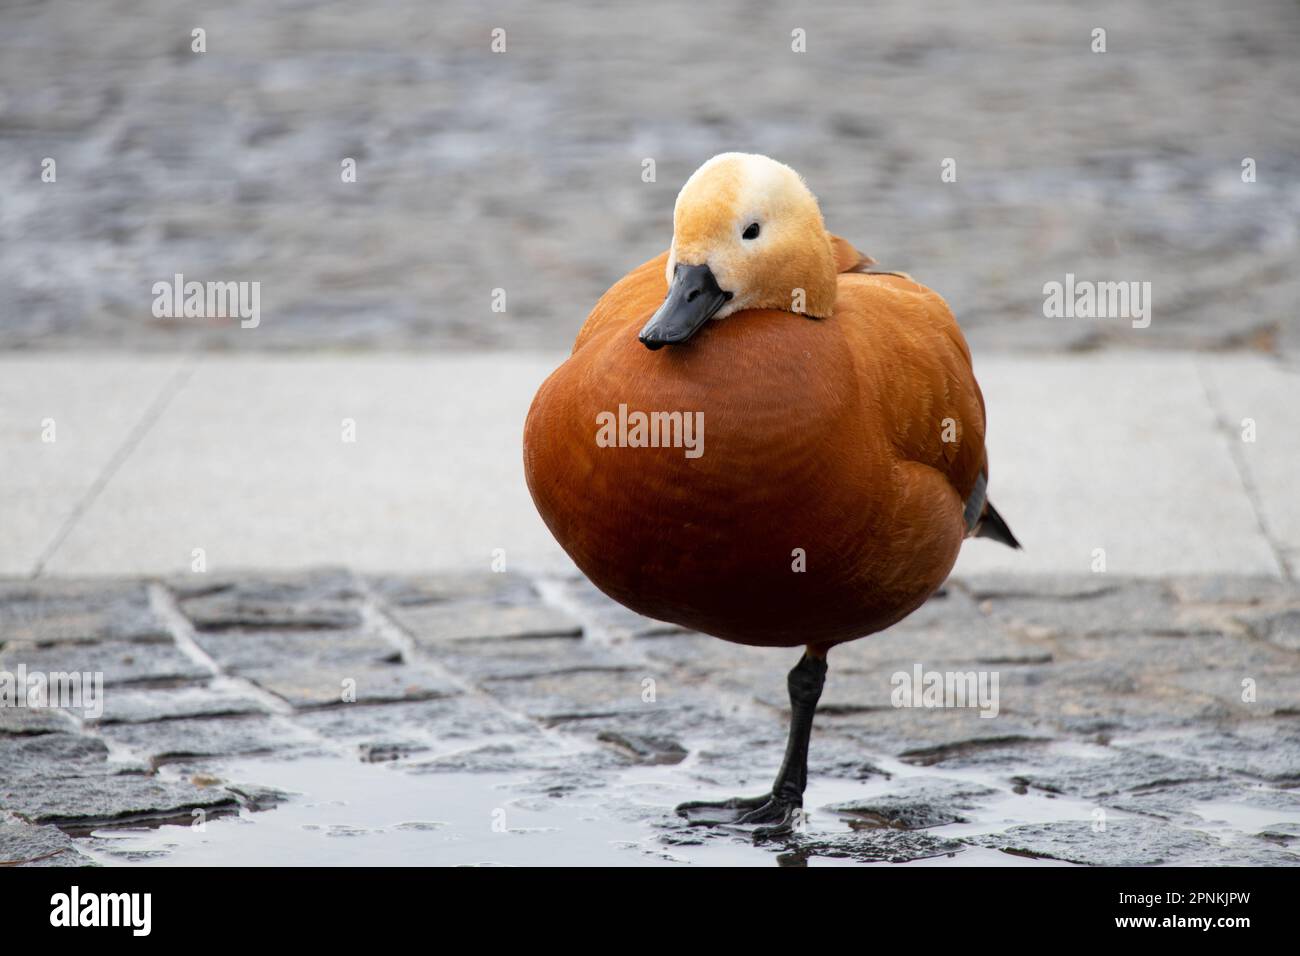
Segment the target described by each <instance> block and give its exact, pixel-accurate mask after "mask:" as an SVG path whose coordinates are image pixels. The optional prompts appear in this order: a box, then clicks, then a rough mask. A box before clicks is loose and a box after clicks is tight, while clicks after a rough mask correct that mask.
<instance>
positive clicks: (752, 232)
mask: <svg viewBox="0 0 1300 956" xmlns="http://www.w3.org/2000/svg"><path fill="white" fill-rule="evenodd" d="M740 238H742V239H757V238H758V223H756V222H751V223H750V224H749V225H748V226H746V227H745V231H744V232H742V233H741V234H740Z"/></svg>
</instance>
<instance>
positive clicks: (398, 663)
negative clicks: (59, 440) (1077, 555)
mask: <svg viewBox="0 0 1300 956" xmlns="http://www.w3.org/2000/svg"><path fill="white" fill-rule="evenodd" d="M797 656H798V651H797V650H779V649H778V650H768V649H758V648H747V647H739V646H733V645H729V644H725V643H723V642H721V641H717V640H714V639H712V638H708V637H704V636H701V635H698V634H693V633H690V632H686V631H682V630H680V629H678V628H675V627H672V626H670V625H664V624H661V623H657V622H654V621H650V620H647V619H645V618H641V617H638V616H636V615H634V614H632V613H630V612H628V611H626V610H624V609H622V608H619V607H618V606H616V605H614V604H612V603H611V602H609V601H608V600H607V599H605V598H604V597H603V596H601V595H599V594H598V593H597V592H596V591H595V590H594V589H592V588H591V586H590V585H589V584H587V583H586V582H585V581H583V580H581V579H576V578H575V579H551V580H543V581H530V580H527V579H525V578H523V577H521V576H519V575H516V574H490V573H485V574H471V575H463V576H455V575H443V576H436V577H400V578H399V577H361V576H357V575H353V574H351V573H349V572H347V571H342V570H332V569H327V570H318V571H311V572H305V573H298V574H274V575H268V574H252V573H250V574H237V575H232V576H228V577H223V576H218V575H204V574H195V575H190V576H186V577H185V578H177V579H169V580H165V581H137V580H113V581H105V580H96V581H64V580H35V581H27V580H22V581H19V580H10V581H5V582H0V680H3V679H4V676H3V675H4V674H6V673H7V674H10V675H15V676H20V675H22V674H23V673H25V674H26V675H28V676H29V677H30V675H32V674H47V675H48V674H58V673H61V672H72V671H76V672H91V673H98V674H102V678H103V697H102V712H99V711H100V708H97V707H96V708H89V709H81V710H73V709H54V708H49V707H45V708H30V707H17V706H12V705H7V706H3V707H0V865H77V864H85V865H93V864H100V865H123V864H147V863H174V864H177V863H179V864H198V865H203V864H223V863H272V862H286V861H288V862H293V863H303V864H312V863H336V862H342V863H346V862H352V863H358V864H364V863H395V864H403V863H405V864H412V863H418V864H440V863H448V864H452V863H535V862H549V863H561V864H567V863H575V864H602V865H604V864H623V865H654V864H673V863H678V864H682V863H719V862H728V863H749V864H754V865H771V864H773V863H777V864H781V865H800V864H805V863H806V864H814V865H822V864H837V863H838V864H846V863H885V862H889V863H905V862H913V861H914V862H917V863H919V864H922V865H927V864H928V865H933V864H963V863H985V864H987V863H993V864H999V863H1001V864H1008V865H1063V864H1068V863H1074V864H1085V865H1113V864H1134V865H1158V864H1177V863H1184V864H1270V865H1274V864H1295V863H1300V586H1298V585H1296V584H1295V583H1292V582H1286V581H1279V580H1272V579H1250V578H1235V579H1234V578H1226V579H1215V580H1205V579H1187V580H1178V579H1173V580H1165V581H1154V580H1122V579H1116V578H1113V577H1111V576H1107V575H1104V574H1102V575H1091V576H1086V577H1085V576H1080V577H1076V578H1069V579H1048V578H1041V577H1038V578H1029V577H1026V578H978V579H965V580H953V581H950V582H949V584H948V585H947V587H946V588H945V590H944V591H943V592H942V593H941V594H940V595H938V596H936V597H935V598H934V599H932V600H931V601H930V602H929V603H928V604H927V605H926V606H925V607H923V608H922V609H921V610H920V611H918V612H917V613H916V614H914V615H913V616H912V617H911V618H910V619H908V620H907V621H905V622H903V623H902V624H900V625H898V626H897V627H895V628H893V629H892V630H890V631H888V632H886V633H884V634H880V635H876V636H874V637H872V638H869V639H866V640H862V641H858V642H855V643H853V644H849V645H845V646H842V647H839V648H837V649H836V650H834V651H833V652H832V654H831V658H830V663H831V669H830V674H829V677H828V681H827V685H826V691H825V694H824V696H823V698H822V705H821V709H820V710H819V713H818V717H817V722H816V727H815V730H814V735H813V749H812V760H811V765H810V780H811V782H810V786H809V791H808V796H807V801H806V808H807V810H808V816H807V818H806V820H805V821H803V823H802V825H801V827H800V829H799V830H798V831H797V832H796V833H795V834H794V835H792V836H791V837H789V838H787V839H782V840H777V841H769V842H762V843H755V842H754V841H753V840H752V839H751V838H750V836H748V835H747V834H743V833H737V832H733V831H719V830H710V829H703V828H691V827H688V826H685V825H684V823H683V822H682V821H680V820H679V819H678V818H677V817H676V816H675V815H674V814H673V812H672V808H673V806H674V805H675V804H676V803H678V802H681V801H684V800H688V799H705V798H720V797H724V796H730V795H735V794H757V793H760V792H762V791H763V790H764V789H765V788H766V787H767V785H768V784H769V783H770V780H771V777H772V775H773V774H774V772H775V769H776V767H777V765H778V764H779V762H780V758H781V753H782V748H783V743H784V734H785V720H786V716H787V701H786V697H785V673H786V671H787V670H788V669H789V667H790V666H791V665H792V664H793V663H794V661H795V660H796V658H797ZM918 666H919V667H921V668H922V670H923V671H941V672H944V671H950V672H962V673H965V672H971V671H973V672H977V673H981V674H985V675H988V676H989V679H991V677H992V675H996V677H997V680H998V694H997V701H996V702H997V708H996V709H997V713H996V716H992V717H983V716H981V712H980V710H979V709H978V708H972V707H944V708H933V707H896V706H893V702H892V700H891V694H892V692H893V690H894V685H893V683H894V682H893V676H894V675H895V674H898V673H900V672H902V673H906V674H909V675H910V674H912V673H913V671H914V668H916V667H918ZM0 688H2V685H0ZM81 703H83V704H84V703H86V702H85V701H82V702H81Z"/></svg>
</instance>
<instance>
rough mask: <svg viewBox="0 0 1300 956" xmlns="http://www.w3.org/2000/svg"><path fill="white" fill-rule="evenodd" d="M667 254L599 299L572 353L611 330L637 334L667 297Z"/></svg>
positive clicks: (648, 264) (614, 285) (658, 257)
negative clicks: (616, 329) (615, 328)
mask: <svg viewBox="0 0 1300 956" xmlns="http://www.w3.org/2000/svg"><path fill="white" fill-rule="evenodd" d="M667 268H668V253H667V252H666V251H665V252H663V253H661V254H659V255H657V256H655V257H654V258H653V259H651V260H650V261H649V262H643V263H641V265H639V266H637V267H636V268H635V269H633V270H632V271H631V272H629V273H628V274H627V275H625V276H623V278H621V279H619V280H618V281H617V282H615V283H614V284H613V285H612V286H610V288H609V291H608V292H606V293H605V294H604V295H602V296H601V297H600V300H599V301H598V302H597V303H596V306H595V308H593V309H592V310H591V315H589V316H587V321H586V322H585V323H583V326H582V330H581V331H580V332H579V333H578V338H577V340H576V341H574V343H573V351H575V352H576V351H578V349H580V348H582V347H583V346H584V345H585V344H587V342H589V341H590V340H591V339H592V338H593V337H595V336H596V335H597V334H598V333H600V332H603V331H606V330H608V329H610V328H614V327H617V328H620V329H622V328H626V329H631V330H633V331H635V330H638V329H640V328H641V326H643V325H645V323H646V322H647V321H648V320H649V318H650V316H652V315H653V314H654V311H655V309H657V308H659V306H660V304H661V303H662V302H663V301H664V296H666V295H667V294H668V278H667V276H666V274H665V270H666V269H667Z"/></svg>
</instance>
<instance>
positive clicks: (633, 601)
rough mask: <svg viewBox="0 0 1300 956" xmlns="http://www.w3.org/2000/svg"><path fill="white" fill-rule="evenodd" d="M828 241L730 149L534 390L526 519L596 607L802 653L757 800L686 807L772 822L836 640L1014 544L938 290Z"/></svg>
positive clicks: (802, 752) (966, 354) (773, 173)
mask: <svg viewBox="0 0 1300 956" xmlns="http://www.w3.org/2000/svg"><path fill="white" fill-rule="evenodd" d="M872 265H874V260H872V259H870V258H869V257H867V256H864V255H862V254H861V253H859V252H858V251H857V250H856V249H854V248H853V246H852V245H850V244H849V243H848V242H845V241H844V240H843V239H840V238H838V237H836V236H832V235H830V234H829V233H828V232H827V231H826V228H825V225H824V224H823V221H822V216H821V211H820V209H819V208H818V205H817V200H816V199H815V198H814V197H813V195H812V193H811V192H810V191H809V190H808V187H807V186H806V185H804V182H803V180H802V179H801V178H800V177H799V175H798V174H797V173H796V172H795V171H794V170H792V169H790V168H789V167H788V166H785V165H783V164H781V163H778V162H776V161H775V160H772V159H769V158H767V157H765V156H758V155H750V154H742V153H724V154H722V155H720V156H715V157H714V158H713V159H711V160H709V161H708V162H707V163H705V164H704V165H703V166H701V167H700V168H699V169H698V170H697V171H696V172H695V173H694V174H693V175H692V176H691V178H690V179H689V180H687V182H686V185H685V186H683V187H682V190H681V193H680V194H679V195H678V197H677V205H676V207H675V210H674V213H673V241H672V246H671V247H670V248H669V250H668V251H667V252H666V253H664V254H663V255H660V256H658V257H656V258H654V259H652V260H650V261H649V262H647V263H645V264H644V265H642V266H640V267H638V268H636V269H634V270H633V271H632V272H631V273H629V274H628V275H626V276H624V277H623V278H622V279H621V280H619V282H618V283H616V284H615V285H614V287H613V288H611V289H610V290H609V291H608V292H606V293H605V295H604V296H602V297H601V299H600V301H599V302H597V303H596V307H595V309H594V310H593V311H592V313H591V315H590V317H589V318H588V319H587V322H586V324H585V325H584V326H583V328H582V331H581V332H579V333H578V339H577V342H576V343H575V344H574V348H573V353H572V355H570V356H569V358H568V359H567V360H566V361H565V362H564V364H563V365H561V366H560V367H559V368H558V369H556V371H555V372H554V373H553V374H552V375H551V376H550V378H548V379H547V380H546V382H545V383H544V384H543V385H542V387H541V388H540V389H539V390H538V392H537V396H536V397H535V398H534V400H533V404H532V408H531V409H530V411H529V413H528V420H527V424H526V425H525V430H524V466H525V470H526V474H527V478H528V487H529V490H530V491H531V492H532V496H533V500H534V502H535V503H536V505H537V509H538V511H539V512H540V513H541V515H542V518H543V519H544V520H545V522H546V524H547V526H548V527H549V528H550V530H551V532H552V533H553V534H554V535H555V537H556V539H557V540H558V541H559V543H560V544H561V546H562V547H563V548H564V550H565V551H567V552H568V554H569V556H570V557H571V558H572V559H573V560H574V562H575V563H576V564H577V565H578V567H579V568H580V569H581V570H582V572H583V573H584V574H586V575H587V577H589V578H590V579H591V581H592V582H593V583H594V584H595V585H596V586H597V587H598V588H600V589H601V590H602V591H604V592H605V593H606V594H608V595H609V596H610V597H612V598H613V599H614V600H616V601H618V602H619V603H620V604H623V605H625V606H627V607H629V608H631V609H632V610H633V611H637V612H639V613H641V614H644V615H646V616H648V617H652V618H657V619H659V620H663V621H671V622H673V623H675V624H680V625H682V626H683V627H687V628H691V629H694V630H698V631H703V632H704V633H706V634H711V635H713V636H715V637H719V638H722V639H723V640H727V641H734V642H736V643H740V644H752V645H759V646H765V647H794V646H797V645H801V644H802V645H806V651H805V653H804V656H803V657H802V658H801V660H800V661H799V663H798V664H797V665H796V666H795V668H794V670H792V671H791V672H790V676H789V682H788V683H789V691H790V700H791V707H792V718H791V724H790V735H789V742H788V745H787V750H786V756H785V761H784V763H783V765H782V767H781V770H780V772H779V773H778V775H777V778H776V782H775V784H774V785H773V788H772V791H771V792H770V793H767V794H764V795H762V796H761V797H756V798H748V799H747V798H738V799H734V800H729V801H726V802H724V803H716V804H705V803H691V804H684V805H683V806H682V807H679V808H678V812H679V813H681V814H682V815H683V816H685V817H687V818H688V819H689V820H691V822H694V823H709V824H712V823H739V824H746V825H748V824H755V825H759V828H760V830H762V831H764V832H779V831H784V830H788V828H789V827H790V826H791V821H792V819H793V816H794V813H795V811H796V810H797V809H798V808H800V807H801V806H802V804H803V792H804V787H805V785H806V782H807V757H808V741H809V737H810V735H811V731H812V720H813V712H814V711H815V709H816V706H817V701H818V699H819V697H820V695H821V690H822V685H823V683H824V680H825V675H826V654H827V651H828V650H829V649H830V648H831V647H833V646H835V645H836V644H840V643H843V642H844V641H851V640H854V639H856V638H860V637H864V636H866V635H868V634H873V633H875V632H877V631H880V630H883V629H884V628H887V627H889V626H890V625H891V624H894V623H895V622H897V621H899V620H901V619H902V618H904V617H906V616H907V615H908V614H910V613H911V612H912V611H914V610H916V609H917V608H918V607H920V605H921V604H922V603H924V602H925V600H926V599H927V598H928V597H929V596H930V595H931V594H933V593H934V592H935V590H936V589H937V588H938V587H939V586H940V585H941V584H942V583H943V581H944V579H945V578H946V577H947V576H948V573H949V571H950V570H951V569H952V566H953V563H954V562H955V561H956V559H957V552H958V550H959V549H960V547H961V543H962V540H963V539H964V538H967V537H971V536H984V537H989V538H993V539H996V540H998V541H1001V542H1003V543H1005V544H1008V545H1010V546H1011V547H1019V545H1018V544H1017V543H1016V539H1015V537H1014V536H1013V535H1012V534H1011V531H1010V529H1009V528H1008V527H1007V525H1006V524H1005V523H1004V522H1003V520H1002V519H1001V517H1000V516H999V515H998V513H997V512H996V511H995V510H994V509H993V506H992V505H991V504H990V503H989V502H988V500H987V498H986V495H985V487H986V482H987V478H988V463H987V459H986V456H985V451H984V401H983V398H982V397H981V395H980V389H979V385H978V384H976V382H975V376H974V373H973V372H972V370H971V358H970V351H969V349H968V348H967V346H966V342H965V340H964V339H963V337H962V334H961V331H960V330H959V329H958V327H957V323H956V321H955V320H954V319H953V316H952V313H951V312H950V311H949V309H948V306H947V305H946V304H945V303H944V301H943V299H942V298H940V297H939V296H938V295H937V294H936V293H934V292H932V291H931V290H929V289H927V288H925V287H924V286H922V285H920V284H919V283H917V282H914V281H913V280H912V279H911V278H910V277H908V276H906V275H903V274H900V273H886V272H871V271H868V270H869V269H870V267H871V266H872Z"/></svg>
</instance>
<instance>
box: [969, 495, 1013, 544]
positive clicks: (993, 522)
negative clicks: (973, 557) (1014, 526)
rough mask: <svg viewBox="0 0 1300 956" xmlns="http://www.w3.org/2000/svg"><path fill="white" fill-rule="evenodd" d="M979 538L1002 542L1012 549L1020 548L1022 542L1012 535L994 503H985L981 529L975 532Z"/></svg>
mask: <svg viewBox="0 0 1300 956" xmlns="http://www.w3.org/2000/svg"><path fill="white" fill-rule="evenodd" d="M975 537H977V538H992V539H993V540H994V541H1001V542H1002V543H1003V544H1005V545H1007V547H1010V548H1016V549H1019V548H1020V542H1019V541H1017V540H1016V536H1015V535H1014V534H1012V533H1011V529H1010V528H1009V527H1007V523H1006V522H1005V521H1003V520H1002V515H1000V514H998V509H997V508H994V507H993V502H991V501H985V502H984V514H983V515H981V517H980V524H979V527H978V528H977V529H976V530H975Z"/></svg>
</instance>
